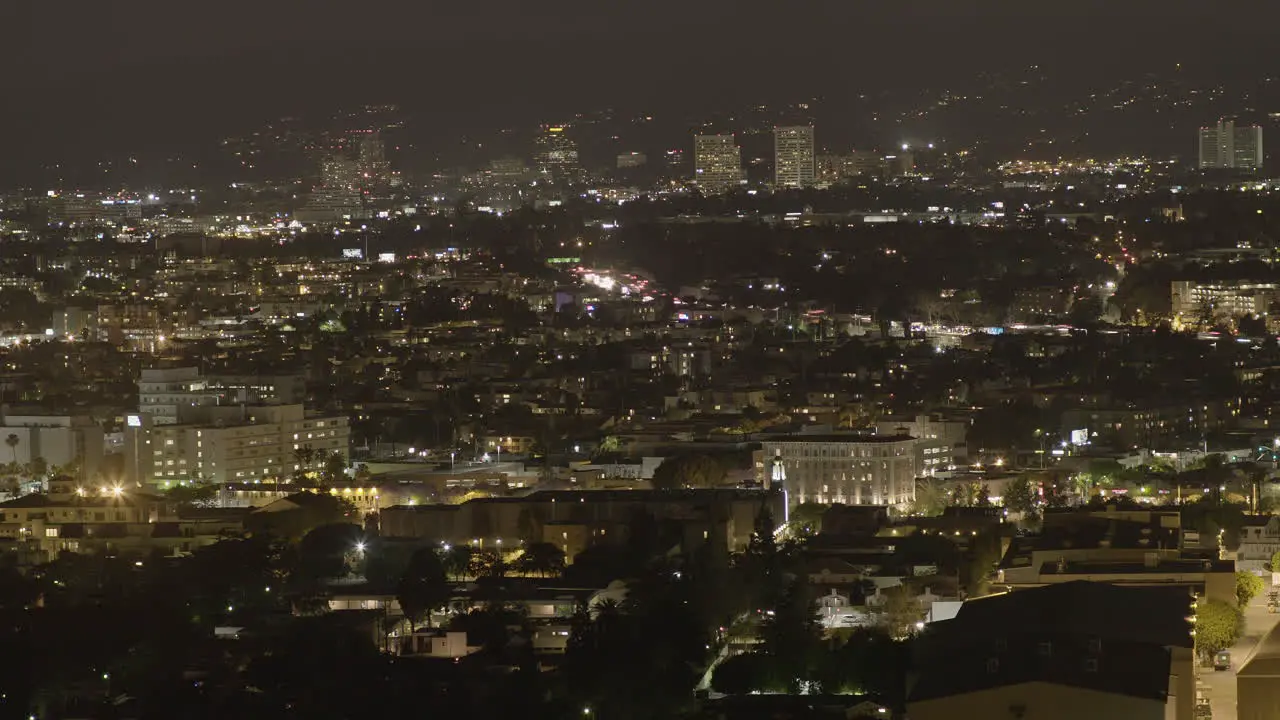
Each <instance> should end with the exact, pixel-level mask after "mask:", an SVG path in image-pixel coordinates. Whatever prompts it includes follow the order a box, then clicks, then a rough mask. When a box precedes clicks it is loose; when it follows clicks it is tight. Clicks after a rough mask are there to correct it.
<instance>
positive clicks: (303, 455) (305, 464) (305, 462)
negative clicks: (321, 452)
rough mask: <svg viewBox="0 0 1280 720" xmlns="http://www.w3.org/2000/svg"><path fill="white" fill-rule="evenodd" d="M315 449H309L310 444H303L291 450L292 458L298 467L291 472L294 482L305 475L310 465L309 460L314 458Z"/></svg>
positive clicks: (300, 479)
mask: <svg viewBox="0 0 1280 720" xmlns="http://www.w3.org/2000/svg"><path fill="white" fill-rule="evenodd" d="M315 457H316V451H315V450H312V449H311V446H310V445H303V446H302V447H299V448H294V450H293V460H294V462H296V463H297V464H298V469H297V470H294V472H293V479H294V481H295V482H300V481H302V480H305V479H306V477H307V469H308V468H310V467H311V462H312V461H313V460H315Z"/></svg>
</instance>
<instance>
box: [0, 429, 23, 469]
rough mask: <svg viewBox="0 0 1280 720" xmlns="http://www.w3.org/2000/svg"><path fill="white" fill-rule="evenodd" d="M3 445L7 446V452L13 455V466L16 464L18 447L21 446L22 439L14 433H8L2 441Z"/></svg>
mask: <svg viewBox="0 0 1280 720" xmlns="http://www.w3.org/2000/svg"><path fill="white" fill-rule="evenodd" d="M4 444H5V445H8V446H9V452H11V453H13V464H14V465H17V464H18V445H20V444H22V439H21V438H19V437H18V436H17V435H16V434H14V433H9V437H7V438H5V439H4Z"/></svg>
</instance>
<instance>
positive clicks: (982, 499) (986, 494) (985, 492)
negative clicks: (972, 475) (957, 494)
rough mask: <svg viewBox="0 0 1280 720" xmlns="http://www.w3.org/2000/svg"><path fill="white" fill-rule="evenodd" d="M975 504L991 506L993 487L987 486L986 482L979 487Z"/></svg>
mask: <svg viewBox="0 0 1280 720" xmlns="http://www.w3.org/2000/svg"><path fill="white" fill-rule="evenodd" d="M973 504H974V506H976V507H991V489H990V488H988V487H987V484H986V483H983V484H982V485H981V486H980V487H979V488H978V492H977V496H976V497H975V498H974V501H973Z"/></svg>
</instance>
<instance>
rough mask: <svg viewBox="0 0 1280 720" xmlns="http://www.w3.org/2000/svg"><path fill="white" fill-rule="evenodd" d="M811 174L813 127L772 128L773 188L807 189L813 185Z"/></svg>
mask: <svg viewBox="0 0 1280 720" xmlns="http://www.w3.org/2000/svg"><path fill="white" fill-rule="evenodd" d="M813 172H814V168H813V126H811V125H796V126H792V127H777V128H774V129H773V184H774V187H779V188H802V187H808V186H810V185H812V184H813Z"/></svg>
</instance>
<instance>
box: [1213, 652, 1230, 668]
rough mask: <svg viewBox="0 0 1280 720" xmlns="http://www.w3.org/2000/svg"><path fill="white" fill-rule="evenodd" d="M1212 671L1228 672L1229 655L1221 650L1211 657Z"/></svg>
mask: <svg viewBox="0 0 1280 720" xmlns="http://www.w3.org/2000/svg"><path fill="white" fill-rule="evenodd" d="M1213 669H1214V670H1230V669H1231V653H1229V652H1227V651H1226V650H1221V651H1219V652H1218V654H1217V655H1214V656H1213Z"/></svg>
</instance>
